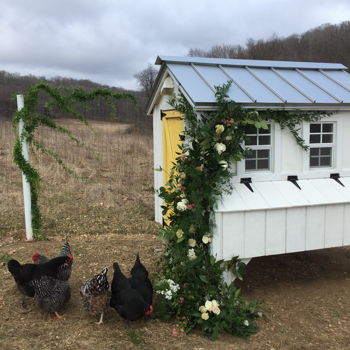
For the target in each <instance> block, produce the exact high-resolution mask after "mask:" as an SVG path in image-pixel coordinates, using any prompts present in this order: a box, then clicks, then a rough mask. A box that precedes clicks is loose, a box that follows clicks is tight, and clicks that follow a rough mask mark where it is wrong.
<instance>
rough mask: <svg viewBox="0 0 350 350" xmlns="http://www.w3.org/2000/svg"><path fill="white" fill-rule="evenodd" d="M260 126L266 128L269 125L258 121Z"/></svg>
mask: <svg viewBox="0 0 350 350" xmlns="http://www.w3.org/2000/svg"><path fill="white" fill-rule="evenodd" d="M260 124H261V127H262V128H263V129H265V130H267V129H268V128H269V127H268V126H267V124H265V123H264V122H260Z"/></svg>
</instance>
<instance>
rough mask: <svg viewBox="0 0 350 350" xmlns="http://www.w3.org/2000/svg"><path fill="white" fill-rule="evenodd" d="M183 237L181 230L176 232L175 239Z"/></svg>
mask: <svg viewBox="0 0 350 350" xmlns="http://www.w3.org/2000/svg"><path fill="white" fill-rule="evenodd" d="M183 235H184V231H182V230H181V229H179V230H177V231H176V237H177V238H181V237H182V236H183Z"/></svg>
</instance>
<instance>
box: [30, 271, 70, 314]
mask: <svg viewBox="0 0 350 350" xmlns="http://www.w3.org/2000/svg"><path fill="white" fill-rule="evenodd" d="M29 284H30V285H31V286H32V287H33V288H34V304H35V305H36V306H37V307H38V308H39V309H41V310H43V311H44V312H48V313H52V312H54V313H55V314H56V316H57V317H58V318H63V317H64V316H65V315H62V316H60V315H59V314H58V313H57V311H58V310H59V309H60V308H61V307H62V306H63V305H64V304H66V303H67V302H68V301H69V299H70V297H71V292H70V286H69V284H68V283H67V282H64V281H60V280H57V279H55V278H52V277H50V276H41V277H39V278H36V279H33V280H32V281H30V282H29Z"/></svg>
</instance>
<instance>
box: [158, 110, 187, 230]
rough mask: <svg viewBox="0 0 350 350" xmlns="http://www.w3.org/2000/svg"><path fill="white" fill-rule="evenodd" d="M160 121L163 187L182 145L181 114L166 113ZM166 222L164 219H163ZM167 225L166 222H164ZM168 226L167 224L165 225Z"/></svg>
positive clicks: (175, 112) (174, 112) (176, 112)
mask: <svg viewBox="0 0 350 350" xmlns="http://www.w3.org/2000/svg"><path fill="white" fill-rule="evenodd" d="M164 113H165V116H164V117H163V119H162V125H163V181H164V185H165V184H166V183H167V182H168V181H169V174H170V170H171V168H172V167H173V164H172V162H174V163H175V162H176V161H175V158H176V157H178V156H179V155H178V154H176V152H177V153H179V152H180V149H179V147H178V146H177V145H182V142H183V141H181V140H180V135H183V121H182V119H181V117H182V114H181V113H180V112H178V111H175V110H173V111H166V112H164ZM164 221H165V222H166V217H164ZM166 223H167V222H166ZM167 224H168V223H167Z"/></svg>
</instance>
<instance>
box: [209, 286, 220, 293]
mask: <svg viewBox="0 0 350 350" xmlns="http://www.w3.org/2000/svg"><path fill="white" fill-rule="evenodd" d="M217 293H218V289H217V288H216V287H215V286H214V285H211V286H210V287H209V288H208V294H209V295H216V294H217Z"/></svg>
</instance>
